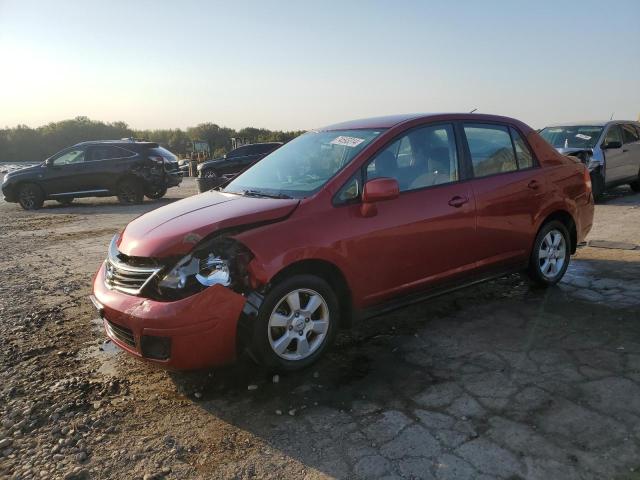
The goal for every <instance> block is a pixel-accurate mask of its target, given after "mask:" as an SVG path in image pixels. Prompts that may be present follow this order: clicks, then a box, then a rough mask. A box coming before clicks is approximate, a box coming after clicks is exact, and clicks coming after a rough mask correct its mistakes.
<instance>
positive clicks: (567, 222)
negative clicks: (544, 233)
mask: <svg viewBox="0 0 640 480" xmlns="http://www.w3.org/2000/svg"><path fill="white" fill-rule="evenodd" d="M554 220H557V221H559V222H560V223H562V224H563V225H564V226H565V227H567V230H568V231H569V237H570V240H571V253H572V254H574V253H576V248H577V247H578V231H577V227H576V222H575V220H574V218H573V215H571V214H570V213H569V212H568V211H566V210H562V209H559V210H555V211H553V212H551V213H550V214H548V215H547V216H546V217H545V218H544V220H542V222H540V225H539V226H538V229H537V230H536V234H537V232H539V231H540V229H541V228H542V227H544V226H545V225H546V224H547V223H549V222H552V221H554Z"/></svg>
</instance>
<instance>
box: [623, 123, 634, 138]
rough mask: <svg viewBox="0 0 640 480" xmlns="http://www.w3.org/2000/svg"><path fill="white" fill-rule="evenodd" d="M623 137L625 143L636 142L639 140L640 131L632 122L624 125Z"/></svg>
mask: <svg viewBox="0 0 640 480" xmlns="http://www.w3.org/2000/svg"><path fill="white" fill-rule="evenodd" d="M622 139H623V140H624V143H634V142H637V141H638V132H637V131H636V129H635V128H633V125H631V124H630V123H629V124H626V125H622Z"/></svg>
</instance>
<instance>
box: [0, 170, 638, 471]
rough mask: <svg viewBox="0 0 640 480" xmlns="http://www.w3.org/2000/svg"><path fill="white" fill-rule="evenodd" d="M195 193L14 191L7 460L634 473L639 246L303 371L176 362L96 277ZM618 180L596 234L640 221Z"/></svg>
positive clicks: (406, 323) (487, 287)
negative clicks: (142, 231) (100, 297)
mask: <svg viewBox="0 0 640 480" xmlns="http://www.w3.org/2000/svg"><path fill="white" fill-rule="evenodd" d="M195 192H196V189H195V185H194V183H193V182H192V181H191V180H190V179H186V180H185V184H184V185H183V186H181V187H180V189H178V190H175V191H170V194H169V195H170V199H169V200H164V201H163V202H154V203H152V202H147V203H145V204H144V205H142V206H131V207H121V206H118V205H117V204H116V203H115V201H114V200H113V199H99V200H95V199H91V200H86V201H85V202H84V203H83V202H80V203H79V204H78V205H76V206H74V207H72V208H68V209H58V208H51V209H44V210H42V211H39V212H37V213H36V214H35V215H34V214H32V213H30V212H23V211H21V210H20V209H19V208H18V207H17V206H16V205H14V204H6V203H0V229H2V231H3V232H7V231H9V232H11V234H10V235H2V236H1V237H0V251H2V252H10V256H3V258H2V259H1V260H0V279H2V282H0V352H1V353H0V398H1V401H0V477H2V478H5V477H6V478H16V479H17V478H68V479H70V478H98V479H101V478H104V479H120V478H177V479H178V478H179V479H184V478H284V477H289V478H310V479H314V478H379V477H385V476H387V477H390V478H391V477H396V478H397V477H404V478H440V477H447V476H448V477H450V478H451V477H452V478H474V477H480V476H482V475H485V478H495V477H501V478H528V477H539V478H586V479H591V478H593V479H600V478H615V477H616V476H621V478H623V477H622V476H624V478H635V477H634V476H633V475H634V474H633V473H630V470H629V469H630V468H635V467H637V466H638V458H640V427H638V425H640V404H639V403H638V399H639V398H640V340H639V339H640V321H639V320H640V318H639V317H638V313H637V312H638V304H639V300H638V299H640V291H638V289H639V288H640V286H639V284H638V278H640V251H635V250H634V251H628V250H609V249H602V248H591V247H587V248H583V249H580V250H579V252H578V254H577V255H576V256H575V257H574V258H573V261H572V264H571V266H570V269H569V272H568V275H567V277H566V279H565V281H563V282H562V283H561V284H560V285H559V287H557V288H553V289H549V290H546V291H538V290H532V289H531V288H529V285H528V283H527V282H526V281H525V280H524V279H523V278H522V277H520V276H519V275H513V276H510V277H506V278H503V279H500V280H497V281H494V282H491V283H487V284H483V285H478V286H475V287H473V288H470V289H467V290H464V291H460V292H457V293H455V294H452V295H448V296H446V297H441V298H439V299H436V300H433V301H431V302H428V303H424V304H419V305H415V306H413V307H410V308H406V309H403V310H400V311H397V312H394V313H392V314H389V315H385V316H384V317H381V318H378V319H375V320H373V321H368V322H366V323H362V324H358V325H357V326H356V327H355V328H354V329H353V330H352V331H349V332H343V333H342V334H341V335H340V336H339V338H338V342H337V345H336V347H335V348H334V349H333V350H332V352H330V353H329V355H327V357H326V358H325V359H323V360H322V361H321V362H320V363H318V364H317V365H316V366H315V367H314V368H311V369H309V370H307V371H304V372H299V373H295V374H284V373H282V372H273V371H267V370H264V369H262V368H259V367H256V366H255V365H254V364H253V363H252V362H250V361H249V360H248V359H245V358H243V359H241V360H240V361H239V362H238V364H237V365H234V366H231V367H228V368H225V369H218V370H215V371H206V372H196V373H190V374H177V373H167V372H164V371H160V370H158V369H156V368H154V367H152V366H149V365H147V364H144V363H141V362H139V361H137V360H135V359H132V358H130V357H129V356H127V355H125V354H123V353H121V352H119V351H118V350H117V349H115V348H114V347H113V345H112V344H110V342H107V343H105V336H104V334H103V331H102V327H101V325H100V321H99V320H98V319H97V318H96V314H95V312H94V309H93V307H92V305H91V303H90V301H89V300H88V299H87V295H88V294H89V293H90V283H91V279H92V276H93V275H94V273H95V271H96V270H97V268H98V266H99V265H100V263H101V262H102V260H103V258H104V255H105V254H106V248H107V245H108V241H109V238H110V236H111V234H112V233H113V232H114V231H117V230H119V229H120V228H122V227H123V226H124V225H125V224H126V223H127V222H128V221H130V220H131V219H132V218H134V217H136V216H138V215H139V214H141V213H143V212H144V211H148V210H149V209H152V208H155V207H156V206H158V205H162V204H165V203H167V202H168V201H172V200H173V199H176V198H180V197H182V196H186V195H189V194H193V193H195ZM620 198H622V199H623V200H624V202H623V204H621V205H613V204H608V203H604V204H602V205H598V207H597V209H596V227H595V229H596V230H597V231H598V232H600V233H599V235H598V237H597V238H600V239H604V240H609V241H626V240H625V239H624V238H622V237H623V236H624V235H627V236H630V237H631V236H633V238H635V239H637V238H640V208H636V207H637V206H638V205H640V196H639V195H636V196H632V195H628V194H627V193H625V194H624V195H622V196H621V197H615V196H614V197H612V198H611V200H610V201H611V202H614V203H615V202H617V201H619V200H620ZM607 201H608V200H607ZM614 207H615V208H614ZM618 207H621V208H622V209H623V210H624V213H623V218H624V221H625V225H626V227H625V231H624V235H622V236H620V235H616V234H612V235H611V236H607V235H606V230H607V229H606V228H604V227H603V225H605V226H611V225H613V224H615V221H620V218H622V217H621V216H620V212H618V211H617V210H616V208H618ZM61 210H62V211H61ZM612 218H613V219H617V220H612ZM612 222H613V223H612ZM629 225H631V227H629ZM607 228H608V227H607ZM629 228H633V230H629ZM41 229H43V230H46V231H47V235H48V237H47V236H43V235H41V234H40V231H41ZM603 232H604V233H603Z"/></svg>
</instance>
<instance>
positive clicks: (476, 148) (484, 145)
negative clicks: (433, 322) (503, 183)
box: [464, 124, 518, 178]
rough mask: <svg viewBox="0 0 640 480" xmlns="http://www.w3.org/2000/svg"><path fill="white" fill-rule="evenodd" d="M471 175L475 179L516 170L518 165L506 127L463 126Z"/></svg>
mask: <svg viewBox="0 0 640 480" xmlns="http://www.w3.org/2000/svg"><path fill="white" fill-rule="evenodd" d="M464 133H465V135H466V137H467V144H468V145H469V153H470V154H471V162H472V164H473V175H474V176H475V177H476V178H479V177H486V176H488V175H496V174H498V173H505V172H514V171H516V170H518V163H517V162H516V156H515V153H514V150H513V144H512V143H511V135H510V134H509V130H508V129H507V127H506V126H501V125H487V124H485V125H482V124H465V125H464Z"/></svg>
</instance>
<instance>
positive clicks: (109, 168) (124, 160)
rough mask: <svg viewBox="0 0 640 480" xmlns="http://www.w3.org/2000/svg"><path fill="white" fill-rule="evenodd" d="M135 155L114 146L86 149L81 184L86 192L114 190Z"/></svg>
mask: <svg viewBox="0 0 640 480" xmlns="http://www.w3.org/2000/svg"><path fill="white" fill-rule="evenodd" d="M136 155H137V154H136V153H135V152H133V151H130V150H127V149H125V148H122V147H118V146H115V145H93V146H91V147H89V148H88V149H87V154H86V156H85V164H86V165H85V169H84V175H83V182H84V185H85V187H86V189H87V190H95V191H96V192H98V193H100V192H104V191H107V190H112V189H113V188H114V182H115V181H116V180H117V179H118V176H119V175H120V174H122V173H123V172H124V171H125V170H126V169H127V166H128V164H129V163H130V162H131V160H132V159H133V158H135V157H136Z"/></svg>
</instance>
